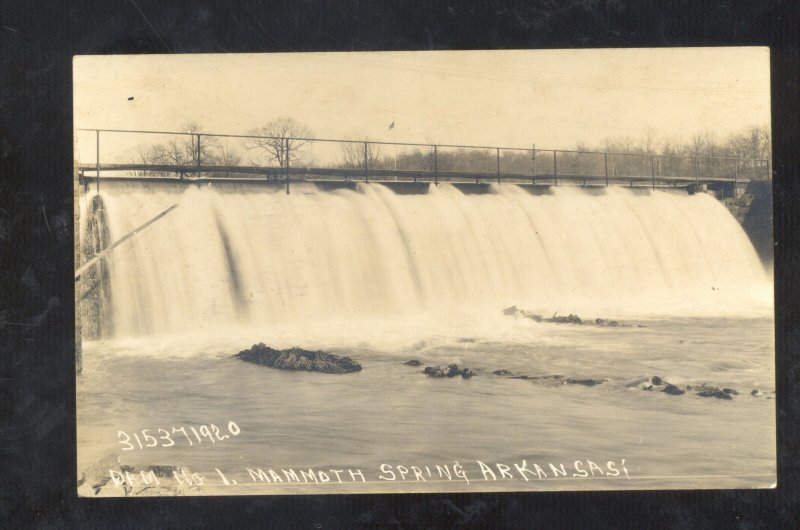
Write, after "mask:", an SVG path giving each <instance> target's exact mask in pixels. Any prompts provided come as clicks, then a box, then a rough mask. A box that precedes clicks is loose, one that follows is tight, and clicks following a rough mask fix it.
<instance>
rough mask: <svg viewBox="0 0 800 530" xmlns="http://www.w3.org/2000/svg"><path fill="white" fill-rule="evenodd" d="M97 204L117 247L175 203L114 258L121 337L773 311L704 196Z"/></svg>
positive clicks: (238, 193) (200, 199) (148, 199)
mask: <svg viewBox="0 0 800 530" xmlns="http://www.w3.org/2000/svg"><path fill="white" fill-rule="evenodd" d="M102 199H103V205H104V214H105V219H106V221H105V222H106V223H107V226H106V227H105V229H107V230H108V240H109V241H115V240H117V239H118V238H120V237H122V236H124V235H125V234H127V233H128V232H129V231H131V230H133V229H134V228H135V227H137V226H138V225H140V224H141V223H143V222H145V221H146V220H148V219H150V218H152V217H153V216H155V215H157V214H158V213H159V212H161V211H163V210H164V209H166V208H168V207H169V206H171V205H172V204H176V203H177V204H178V208H176V209H175V210H174V211H173V212H171V213H170V214H169V215H167V216H165V217H164V218H163V219H161V220H159V221H158V222H157V223H155V224H154V225H153V226H151V227H149V228H148V229H147V230H144V231H142V232H141V233H139V234H137V235H136V236H135V237H133V238H132V239H130V240H129V241H126V242H125V243H124V244H122V245H120V246H119V247H118V248H116V249H114V251H113V252H111V253H110V254H109V256H108V257H107V258H106V263H107V277H108V282H109V284H110V300H111V303H110V306H109V307H106V308H104V309H103V311H107V312H110V314H106V315H104V318H105V319H107V321H108V322H109V326H108V329H110V330H113V334H114V336H142V335H157V334H191V333H196V332H198V331H203V330H206V331H207V330H220V329H224V327H225V326H229V325H242V326H252V327H263V328H269V327H270V326H274V325H281V324H286V323H289V322H291V323H296V324H299V325H309V326H310V325H312V324H315V323H320V322H347V321H356V320H370V321H373V320H377V321H383V322H386V323H387V324H386V325H391V323H397V322H402V321H404V320H405V319H411V318H424V319H428V321H437V320H438V321H440V322H448V321H453V320H455V319H462V318H466V319H468V318H474V319H476V320H479V319H480V318H481V317H480V316H481V315H497V314H498V313H499V312H500V311H501V309H502V308H503V307H506V306H508V305H512V304H513V305H517V306H518V307H522V308H526V309H530V310H533V311H540V312H542V313H545V314H547V316H549V315H550V314H551V313H553V312H556V311H558V312H560V314H566V313H569V312H574V313H578V314H580V315H582V316H588V317H594V316H611V317H619V316H626V315H641V316H645V315H657V314H673V315H684V314H700V315H702V314H709V313H711V314H717V313H720V312H721V313H725V312H733V313H735V314H748V313H749V312H751V311H753V312H757V311H763V310H767V309H768V308H769V304H770V303H771V301H770V296H771V287H770V283H769V280H768V276H767V274H766V273H765V270H764V268H763V266H762V264H761V263H760V261H759V259H758V257H757V255H756V253H755V251H754V250H753V246H752V244H751V243H750V241H749V239H748V237H747V235H746V234H745V233H744V231H743V230H742V228H741V227H740V226H739V224H738V223H737V222H736V220H735V219H734V218H733V216H732V215H731V214H730V213H729V212H728V211H727V210H726V209H725V207H724V206H723V205H722V204H721V203H719V201H717V200H716V199H714V198H713V197H711V196H708V195H706V194H703V193H698V194H695V195H688V194H686V193H685V192H679V191H662V190H655V191H651V190H636V189H626V188H615V187H609V188H598V189H592V190H590V189H582V188H578V187H570V186H562V187H558V188H550V189H549V190H548V191H547V192H545V193H530V192H529V191H527V190H525V189H523V188H521V187H518V186H514V185H509V184H504V185H491V186H490V189H489V193H485V194H465V193H462V191H460V190H459V189H457V188H456V187H454V186H452V185H448V184H441V185H439V186H433V185H431V186H430V187H429V188H428V190H427V193H422V194H397V193H395V192H393V191H391V190H390V189H389V188H387V187H385V186H383V185H380V184H358V185H357V186H356V189H339V190H332V191H322V190H318V189H317V188H316V187H315V186H314V185H313V184H303V185H298V186H295V187H294V188H293V189H292V193H291V195H287V194H285V193H284V192H283V191H282V190H279V189H272V188H268V187H259V186H253V185H236V184H213V185H210V184H203V185H200V186H194V185H191V186H186V185H183V184H177V183H176V184H164V183H143V182H140V183H108V184H105V183H104V187H103V190H102ZM82 202H83V204H82V208H83V210H84V211H83V212H82V216H83V217H82V218H83V219H84V220H85V219H86V213H87V212H86V206H85V204H86V203H89V201H88V200H82ZM82 224H85V222H84V223H82Z"/></svg>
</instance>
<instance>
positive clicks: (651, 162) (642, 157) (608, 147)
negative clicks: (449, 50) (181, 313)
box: [135, 118, 772, 178]
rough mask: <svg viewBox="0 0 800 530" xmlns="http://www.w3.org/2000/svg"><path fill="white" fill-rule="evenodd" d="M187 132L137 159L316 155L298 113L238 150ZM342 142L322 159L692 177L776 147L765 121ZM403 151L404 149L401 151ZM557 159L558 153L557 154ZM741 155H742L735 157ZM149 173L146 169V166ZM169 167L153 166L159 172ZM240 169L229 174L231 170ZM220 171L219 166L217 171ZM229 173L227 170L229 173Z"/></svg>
mask: <svg viewBox="0 0 800 530" xmlns="http://www.w3.org/2000/svg"><path fill="white" fill-rule="evenodd" d="M184 131H185V132H186V133H188V134H186V135H185V136H182V137H176V138H173V139H170V140H167V141H165V142H161V143H154V144H148V145H141V146H139V148H138V150H137V155H136V160H135V162H136V163H139V164H146V165H170V166H194V165H196V164H197V162H198V160H199V161H200V162H201V164H202V165H203V166H226V167H230V166H241V165H253V166H266V167H276V168H285V167H287V166H293V167H294V166H297V165H298V164H301V165H302V164H306V165H309V164H310V163H312V162H313V156H314V154H313V153H312V152H311V149H310V144H311V143H312V140H309V139H308V138H310V137H312V132H311V130H310V128H309V127H308V126H306V125H305V124H302V123H300V122H298V121H296V120H294V119H292V118H278V119H275V120H272V121H270V122H267V123H266V124H265V125H264V126H262V127H259V128H257V129H252V130H251V131H249V134H250V135H251V136H252V137H250V138H246V139H244V141H243V143H241V145H240V146H239V148H238V149H237V148H236V147H234V146H232V145H231V144H230V143H229V142H223V141H221V138H220V137H215V136H209V135H204V134H203V131H202V129H201V127H199V126H198V125H197V124H188V125H186V126H185V127H184ZM337 145H338V151H339V152H338V155H330V156H329V157H328V158H331V157H334V158H336V160H328V161H327V162H325V163H323V164H321V165H323V166H328V167H338V168H348V169H362V168H365V166H366V168H368V169H378V170H400V171H402V170H417V171H433V170H434V168H436V169H437V170H438V171H440V172H465V173H481V174H494V173H496V172H497V171H498V166H499V171H500V173H502V174H520V175H530V174H534V175H551V174H553V173H554V172H555V171H558V173H559V174H562V175H604V174H606V173H608V174H609V176H611V177H614V176H631V175H650V174H651V173H652V174H655V175H658V176H691V175H695V174H699V175H701V176H704V177H708V176H717V175H731V174H732V173H734V172H736V173H740V174H742V175H743V176H756V177H757V178H764V177H765V176H766V171H767V164H766V163H763V162H756V163H753V162H751V160H767V159H769V158H770V153H771V150H772V145H771V135H770V131H769V128H768V127H766V126H760V127H756V126H753V127H748V128H746V129H744V130H742V131H739V132H736V133H732V134H730V135H728V136H727V137H725V138H723V139H720V138H718V137H717V135H715V134H714V133H712V132H704V133H699V134H695V135H692V136H691V137H690V138H689V139H688V140H687V139H681V138H676V137H660V136H659V135H658V134H657V132H656V131H655V130H654V129H653V128H646V129H644V130H643V132H642V134H641V135H639V136H638V137H632V136H618V137H612V138H607V139H605V140H603V141H602V142H600V143H599V144H597V145H587V144H585V143H583V142H579V143H577V144H576V145H575V146H574V148H573V149H571V150H563V151H558V152H557V153H555V155H554V153H553V151H552V150H540V149H535V148H534V147H533V146H532V148H531V149H513V150H510V149H509V150H506V149H501V150H500V151H499V152H498V151H497V150H495V149H476V148H441V147H438V148H437V149H436V152H435V157H434V148H433V147H427V146H416V147H410V146H405V147H404V146H398V147H395V146H392V145H385V144H376V143H370V141H369V139H368V138H366V137H364V138H361V139H359V140H355V141H352V142H343V143H339V144H337ZM398 150H401V151H400V152H398ZM554 158H555V160H554ZM734 159H736V160H734ZM140 173H144V172H140ZM160 173H170V172H152V171H149V172H147V174H149V175H154V174H160ZM234 173H235V172H231V173H227V174H228V175H231V174H234ZM217 174H220V173H217ZM223 175H224V174H223Z"/></svg>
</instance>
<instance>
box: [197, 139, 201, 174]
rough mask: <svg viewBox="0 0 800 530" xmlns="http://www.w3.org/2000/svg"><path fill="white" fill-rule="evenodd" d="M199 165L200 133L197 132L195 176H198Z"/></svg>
mask: <svg viewBox="0 0 800 530" xmlns="http://www.w3.org/2000/svg"><path fill="white" fill-rule="evenodd" d="M200 165H201V160H200V135H199V134H198V135H197V176H198V177H199V176H200Z"/></svg>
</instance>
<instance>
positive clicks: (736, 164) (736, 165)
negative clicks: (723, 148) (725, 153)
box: [733, 160, 739, 199]
mask: <svg viewBox="0 0 800 530" xmlns="http://www.w3.org/2000/svg"><path fill="white" fill-rule="evenodd" d="M737 180H739V161H738V160H734V161H733V197H734V199H735V198H736V181H737Z"/></svg>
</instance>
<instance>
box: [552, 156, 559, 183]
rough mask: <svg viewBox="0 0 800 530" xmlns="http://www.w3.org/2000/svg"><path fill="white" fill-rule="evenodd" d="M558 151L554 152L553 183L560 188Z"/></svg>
mask: <svg viewBox="0 0 800 530" xmlns="http://www.w3.org/2000/svg"><path fill="white" fill-rule="evenodd" d="M556 153H557V151H556V150H555V149H554V150H553V182H554V183H555V185H556V186H558V162H557V157H556Z"/></svg>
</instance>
